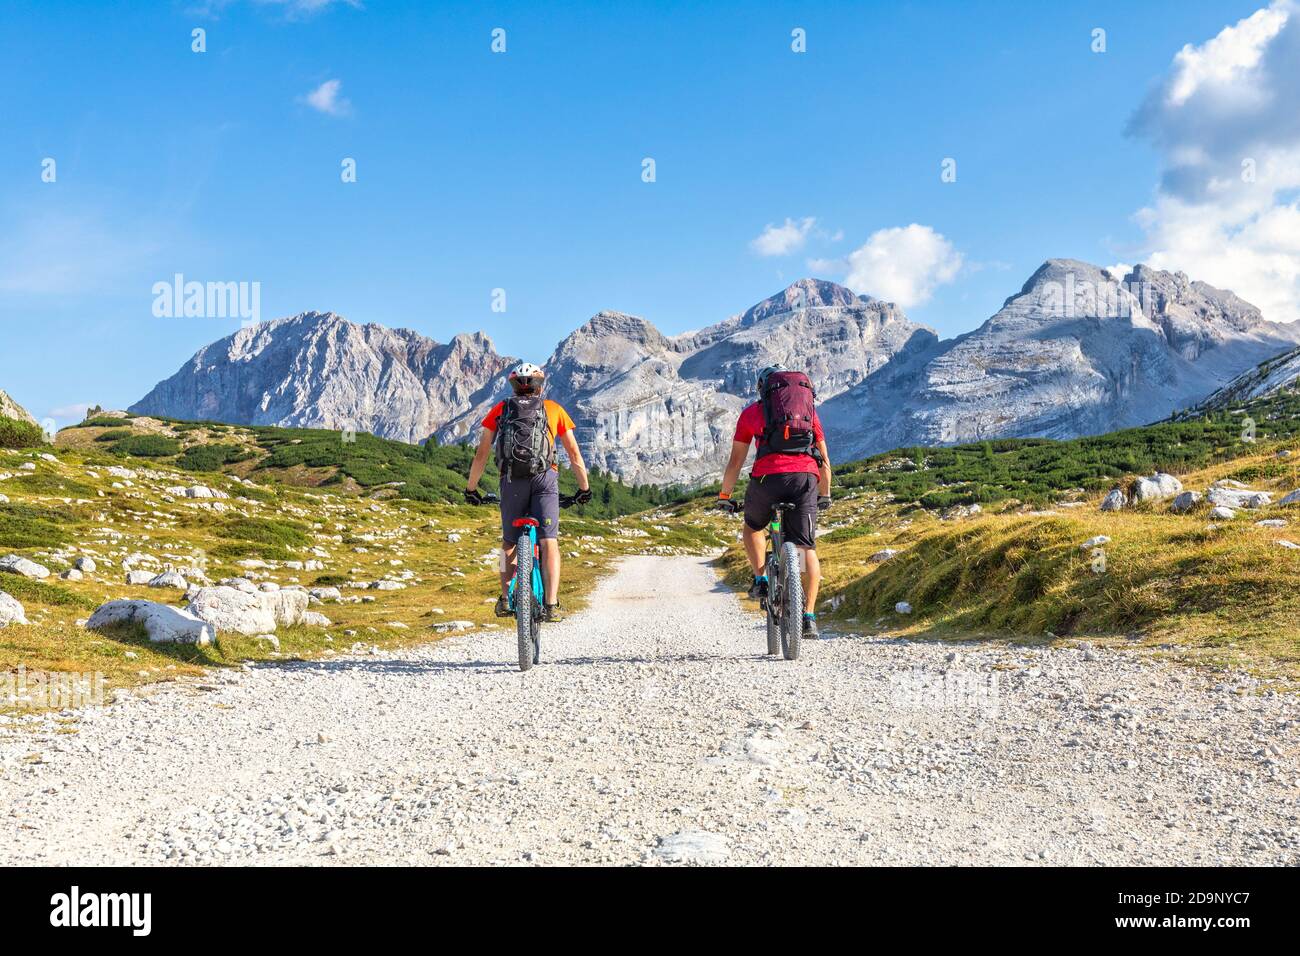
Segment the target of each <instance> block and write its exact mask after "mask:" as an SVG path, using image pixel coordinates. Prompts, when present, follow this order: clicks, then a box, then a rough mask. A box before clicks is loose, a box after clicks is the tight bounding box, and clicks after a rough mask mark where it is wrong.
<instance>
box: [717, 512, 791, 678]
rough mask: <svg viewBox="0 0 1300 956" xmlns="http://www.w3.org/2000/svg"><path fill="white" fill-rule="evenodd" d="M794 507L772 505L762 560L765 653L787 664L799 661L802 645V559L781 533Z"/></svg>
mask: <svg viewBox="0 0 1300 956" xmlns="http://www.w3.org/2000/svg"><path fill="white" fill-rule="evenodd" d="M795 507H796V506H795V504H794V503H793V502H781V503H780V504H778V505H776V516H775V517H774V518H773V519H772V523H771V524H770V525H768V535H767V554H766V557H765V558H764V559H763V567H764V569H765V570H766V571H767V597H765V598H764V599H763V601H762V606H763V611H764V613H765V614H766V616H767V652H768V654H771V655H772V656H773V657H775V656H776V655H777V654H780V655H782V656H783V657H784V658H785V659H786V660H788V661H794V660H798V659H799V649H800V647H801V646H802V644H803V579H802V578H801V577H800V576H799V574H800V571H801V569H802V567H803V558H802V556H801V555H800V554H799V549H798V548H796V547H795V546H794V544H792V543H791V542H789V541H786V540H785V535H784V534H783V533H782V531H781V525H782V523H783V522H784V520H785V513H786V512H787V511H792V510H794V508H795ZM741 513H742V512H740V511H735V512H733V514H737V515H739V514H741Z"/></svg>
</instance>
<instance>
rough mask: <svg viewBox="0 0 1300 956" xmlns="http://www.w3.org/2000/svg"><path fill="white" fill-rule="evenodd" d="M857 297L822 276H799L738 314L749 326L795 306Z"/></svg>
mask: <svg viewBox="0 0 1300 956" xmlns="http://www.w3.org/2000/svg"><path fill="white" fill-rule="evenodd" d="M858 301H859V299H858V296H857V294H856V293H854V292H853V290H852V289H846V288H845V287H844V286H842V285H836V284H835V283H834V282H828V281H827V280H825V279H798V280H796V281H794V282H792V283H790V284H789V285H788V286H786V287H785V288H784V289H782V290H781V291H780V292H778V293H776V295H772V296H768V297H767V298H766V299H764V300H763V301H762V302H759V303H757V304H756V305H752V306H750V307H749V308H748V309H746V310H745V312H744V313H742V314H741V317H740V319H741V324H742V325H752V324H753V323H755V322H761V321H762V320H763V319H766V318H768V317H770V316H773V315H779V314H781V313H784V312H792V311H795V310H797V309H810V308H826V307H835V306H837V307H840V308H845V307H848V306H853V305H857V304H858Z"/></svg>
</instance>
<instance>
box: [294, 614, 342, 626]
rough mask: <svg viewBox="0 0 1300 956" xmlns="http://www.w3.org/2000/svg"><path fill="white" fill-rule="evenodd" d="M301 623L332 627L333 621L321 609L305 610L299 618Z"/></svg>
mask: <svg viewBox="0 0 1300 956" xmlns="http://www.w3.org/2000/svg"><path fill="white" fill-rule="evenodd" d="M298 623H299V624H306V625H307V626H308V627H330V626H331V625H333V623H334V622H333V621H331V620H330V619H329V618H327V617H326V616H325V615H324V614H322V613H320V611H303V614H302V617H300V618H299V619H298Z"/></svg>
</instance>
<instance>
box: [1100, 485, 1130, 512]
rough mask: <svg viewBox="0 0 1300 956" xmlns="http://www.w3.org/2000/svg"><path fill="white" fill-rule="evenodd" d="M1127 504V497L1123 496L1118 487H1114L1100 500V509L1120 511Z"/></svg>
mask: <svg viewBox="0 0 1300 956" xmlns="http://www.w3.org/2000/svg"><path fill="white" fill-rule="evenodd" d="M1127 504H1128V499H1127V498H1125V497H1124V492H1123V490H1122V489H1120V488H1114V489H1112V490H1111V491H1110V492H1109V493H1108V494H1107V495H1106V497H1105V498H1103V499H1102V500H1101V510H1102V511H1120V510H1122V509H1123V508H1124V506H1125V505H1127Z"/></svg>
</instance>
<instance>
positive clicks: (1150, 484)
mask: <svg viewBox="0 0 1300 956" xmlns="http://www.w3.org/2000/svg"><path fill="white" fill-rule="evenodd" d="M1182 490H1183V483H1182V482H1181V481H1179V480H1178V479H1177V478H1175V477H1174V476H1173V475H1167V474H1165V473H1164V472H1163V471H1157V472H1156V473H1155V474H1154V475H1152V476H1151V477H1150V478H1139V479H1138V480H1137V484H1135V485H1134V486H1133V500H1134V501H1161V500H1163V499H1165V498H1172V497H1173V496H1174V495H1176V494H1178V493H1179V492H1180V491H1182Z"/></svg>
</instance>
